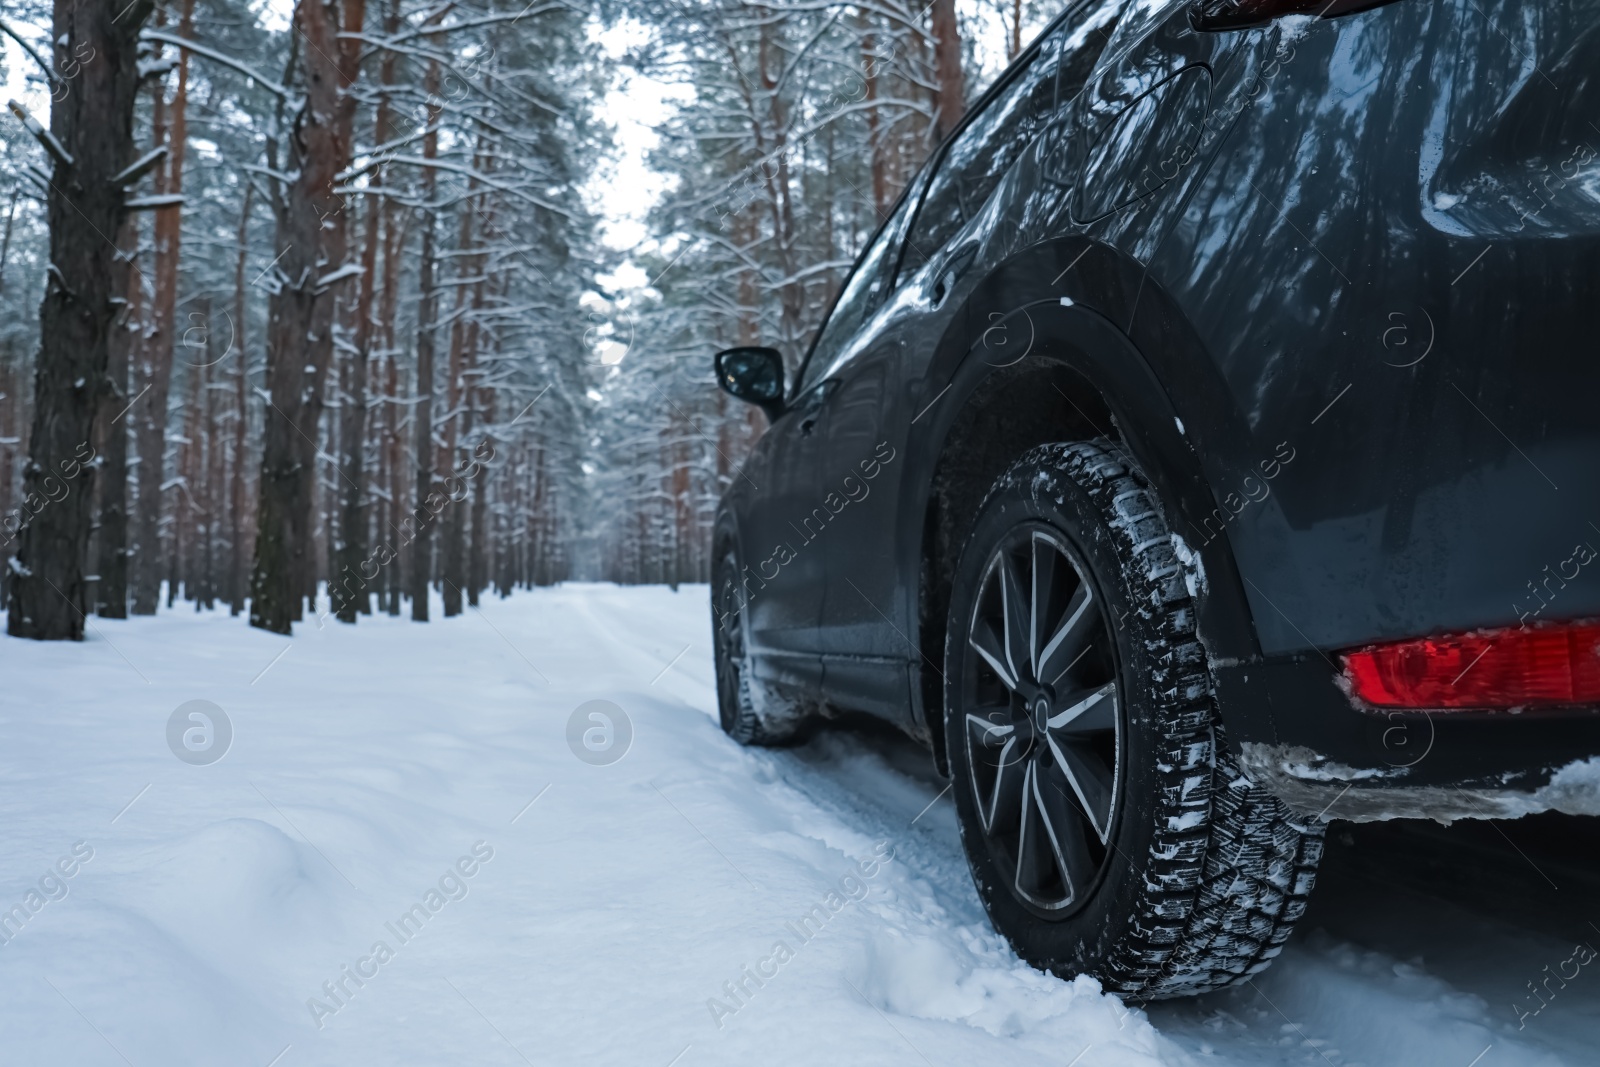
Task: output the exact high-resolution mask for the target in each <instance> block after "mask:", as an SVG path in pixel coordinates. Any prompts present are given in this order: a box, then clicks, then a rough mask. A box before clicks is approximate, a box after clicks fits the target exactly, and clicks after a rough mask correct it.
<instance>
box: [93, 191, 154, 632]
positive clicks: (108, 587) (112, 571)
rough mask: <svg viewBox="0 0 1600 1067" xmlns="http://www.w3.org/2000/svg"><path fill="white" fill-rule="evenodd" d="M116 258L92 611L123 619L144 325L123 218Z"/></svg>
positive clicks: (134, 225)
mask: <svg viewBox="0 0 1600 1067" xmlns="http://www.w3.org/2000/svg"><path fill="white" fill-rule="evenodd" d="M118 245H119V246H120V247H121V248H122V250H123V251H122V256H123V258H124V259H125V261H126V264H127V268H126V269H127V273H126V277H125V280H124V284H123V292H124V294H125V296H124V298H123V300H124V303H123V305H122V314H121V316H120V317H119V319H118V320H117V322H116V323H115V324H114V329H113V332H112V335H111V344H110V353H109V359H108V364H107V368H106V390H105V392H104V394H103V395H102V397H101V402H100V404H101V406H100V418H101V419H102V424H103V426H104V427H105V429H104V432H103V434H102V437H103V440H104V446H103V448H102V449H101V460H100V463H101V466H100V479H101V481H100V486H99V491H100V523H99V538H100V557H99V562H98V564H97V566H96V570H98V571H99V574H100V582H99V584H98V585H97V586H96V588H95V600H96V611H97V612H98V614H99V615H100V617H101V618H105V619H125V618H127V617H128V430H129V426H128V409H129V408H130V406H131V401H130V395H129V393H128V370H129V368H130V367H131V365H132V355H133V348H134V345H135V344H136V342H137V338H138V336H139V331H140V329H141V327H142V324H143V322H144V308H143V304H144V280H143V279H142V278H141V277H140V275H139V267H138V260H137V259H136V258H135V257H136V256H137V255H138V251H139V225H138V220H137V218H136V217H134V216H131V215H130V216H129V217H128V218H127V219H126V220H125V221H124V222H123V225H122V233H121V240H120V241H118Z"/></svg>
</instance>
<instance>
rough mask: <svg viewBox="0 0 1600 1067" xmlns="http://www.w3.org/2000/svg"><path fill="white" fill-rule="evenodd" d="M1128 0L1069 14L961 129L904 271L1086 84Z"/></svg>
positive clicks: (941, 239) (945, 234) (969, 210)
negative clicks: (1057, 109)
mask: <svg viewBox="0 0 1600 1067" xmlns="http://www.w3.org/2000/svg"><path fill="white" fill-rule="evenodd" d="M1125 3H1126V0H1089V2H1088V3H1087V4H1084V5H1082V7H1081V8H1080V10H1079V11H1077V12H1075V13H1073V14H1071V15H1068V16H1067V18H1066V20H1065V21H1064V22H1063V23H1062V24H1061V25H1060V26H1058V27H1057V28H1056V29H1055V30H1054V31H1053V32H1052V34H1051V40H1047V41H1046V42H1045V43H1044V46H1043V47H1042V48H1041V49H1040V50H1039V51H1038V52H1037V53H1035V55H1034V57H1033V61H1032V62H1031V63H1030V64H1029V65H1028V67H1027V68H1026V69H1025V70H1022V71H1020V72H1018V73H1017V74H1016V75H1015V76H1014V77H1013V79H1012V81H1011V84H1010V85H1009V86H1007V87H1006V88H1005V89H1004V90H1003V91H1002V92H1001V93H1000V94H999V96H997V97H996V98H995V99H993V100H991V101H989V104H988V106H987V107H985V108H984V109H983V111H982V112H981V113H980V114H978V115H975V116H974V117H973V118H972V120H971V121H970V122H968V123H967V125H966V126H965V127H963V128H962V130H961V132H960V133H958V134H956V138H955V140H953V141H951V142H950V144H949V146H948V147H947V148H946V149H945V152H944V155H943V157H942V158H941V159H940V160H939V166H938V170H937V171H936V172H935V173H934V176H933V180H932V181H931V182H930V183H929V185H928V193H927V196H925V197H924V198H923V201H922V207H921V209H920V210H919V211H918V213H917V219H916V223H915V224H914V225H913V226H912V229H911V233H910V235H909V237H908V239H907V242H906V253H905V261H904V264H903V266H902V268H901V269H902V271H903V272H904V273H905V274H911V273H912V272H914V271H916V270H917V269H918V268H920V267H921V266H922V265H923V264H924V263H926V262H927V261H928V260H930V259H932V258H933V257H934V256H935V255H936V254H938V252H939V250H940V249H941V248H943V247H944V245H945V243H946V242H947V241H949V240H950V238H951V237H953V236H954V235H955V234H956V232H957V231H958V230H960V229H961V228H962V227H963V226H965V225H966V224H967V223H968V222H971V221H972V219H973V218H974V217H976V216H977V214H978V212H979V211H981V210H982V209H983V205H984V204H985V203H987V202H988V200H989V196H990V194H992V193H993V192H994V190H995V186H997V185H999V184H1000V179H1001V178H1003V177H1005V173H1006V171H1008V170H1010V169H1011V165H1012V164H1013V163H1015V162H1016V161H1017V159H1018V157H1019V156H1021V155H1022V153H1023V151H1024V150H1025V149H1026V148H1027V147H1028V146H1029V145H1030V144H1032V143H1033V139H1034V137H1036V136H1037V135H1038V134H1039V132H1040V131H1041V130H1042V129H1043V128H1044V126H1045V124H1046V123H1047V122H1049V121H1050V119H1051V118H1052V117H1053V116H1054V115H1055V112H1056V107H1057V103H1058V102H1062V103H1064V102H1066V101H1068V100H1070V99H1072V98H1073V97H1075V96H1077V95H1078V93H1079V92H1081V91H1082V89H1083V86H1084V83H1085V82H1087V81H1088V79H1089V74H1090V72H1091V71H1092V70H1093V69H1094V64H1095V61H1096V60H1097V59H1099V57H1100V53H1101V52H1102V51H1103V50H1104V48H1105V45H1106V41H1107V40H1108V39H1109V38H1110V36H1111V32H1112V31H1113V30H1114V29H1115V27H1116V24H1117V19H1118V15H1119V13H1120V11H1121V10H1122V8H1123V7H1124V6H1125Z"/></svg>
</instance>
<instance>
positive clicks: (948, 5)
mask: <svg viewBox="0 0 1600 1067" xmlns="http://www.w3.org/2000/svg"><path fill="white" fill-rule="evenodd" d="M929 15H930V20H931V22H932V29H933V77H934V82H935V84H936V86H937V88H936V90H935V93H934V118H933V136H934V140H935V141H943V140H944V139H945V138H946V137H949V136H950V134H951V133H952V132H953V131H954V130H955V128H956V124H957V123H959V122H960V121H961V116H962V115H964V114H966V111H967V89H966V84H965V81H964V80H963V78H962V75H961V31H960V29H959V27H958V25H957V23H956V0H933V5H932V8H931V10H930V12H929Z"/></svg>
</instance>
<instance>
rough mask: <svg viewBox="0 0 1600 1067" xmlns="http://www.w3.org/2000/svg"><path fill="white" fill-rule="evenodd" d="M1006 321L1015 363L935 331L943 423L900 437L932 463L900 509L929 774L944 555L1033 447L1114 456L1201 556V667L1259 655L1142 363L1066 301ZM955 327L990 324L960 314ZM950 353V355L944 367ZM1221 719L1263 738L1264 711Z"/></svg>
mask: <svg viewBox="0 0 1600 1067" xmlns="http://www.w3.org/2000/svg"><path fill="white" fill-rule="evenodd" d="M1005 273H1007V274H1012V273H1014V272H1013V271H1012V270H1011V269H1009V268H1008V269H1007V271H1006V272H1005ZM1040 273H1041V272H1040V271H1037V270H1035V271H1031V272H1029V274H1030V275H1031V276H1033V277H1038V276H1039V275H1040ZM1044 276H1045V277H1048V276H1049V275H1048V274H1045V275H1044ZM984 288H988V285H987V283H986V285H985V287H984ZM1028 288H1033V289H1036V288H1037V283H1035V284H1034V285H1032V286H1027V287H1025V290H1024V291H1026V289H1028ZM1007 315H1008V317H1010V318H1015V317H1017V316H1019V315H1020V316H1023V317H1024V318H1025V321H1026V323H1027V326H1026V331H1027V332H1026V336H1027V337H1028V339H1029V340H1028V348H1027V351H1026V354H1025V355H1023V356H1022V357H1021V358H1016V357H1014V356H1007V357H1005V358H1004V359H1001V358H997V355H996V351H995V346H994V345H988V346H986V345H985V343H984V336H983V334H982V332H980V331H972V335H971V336H968V337H956V336H947V337H946V338H945V341H944V343H942V344H941V345H940V346H939V353H938V355H936V357H935V359H934V360H933V362H932V366H931V367H930V370H931V371H933V372H934V373H935V374H936V373H937V370H938V368H939V367H940V366H941V365H944V366H949V367H951V368H952V369H951V371H950V372H949V374H948V379H947V380H948V381H949V384H950V389H951V394H952V395H951V397H950V398H948V400H947V401H946V402H945V403H943V404H940V405H939V406H938V407H939V408H942V410H943V417H942V418H938V419H936V420H930V421H931V423H932V424H931V425H930V427H929V429H928V431H926V432H927V434H928V438H927V439H926V443H925V444H918V443H917V442H916V441H915V439H913V442H912V447H913V449H914V450H923V449H925V451H923V454H925V455H930V456H932V457H935V458H933V459H932V461H931V462H930V465H929V467H928V468H927V471H928V473H927V475H926V476H925V478H923V479H921V480H919V484H918V489H919V491H920V492H921V494H922V496H921V499H919V500H916V501H913V502H911V504H912V510H913V513H920V514H921V515H922V517H923V519H922V524H921V529H920V531H919V532H918V543H917V544H916V545H915V546H907V547H908V549H914V550H915V551H916V553H917V555H916V557H915V558H916V559H917V560H918V561H919V568H918V572H917V586H918V589H917V618H916V622H917V626H918V637H917V644H918V647H919V649H920V651H921V652H922V653H923V657H925V658H923V659H921V660H920V661H919V662H918V664H917V665H916V666H917V669H918V671H919V674H920V676H921V677H920V684H919V686H918V690H919V692H918V694H917V695H918V696H919V697H920V703H921V706H922V707H921V711H922V717H923V719H924V721H925V723H926V724H927V726H928V728H929V732H930V735H931V736H932V738H933V743H934V754H935V758H936V759H937V760H938V763H939V766H940V769H941V770H946V769H947V763H946V757H945V753H944V751H943V747H942V741H941V738H940V731H939V730H938V729H937V723H938V721H939V715H940V698H939V692H940V679H939V677H937V676H931V677H930V675H931V672H930V671H929V670H928V669H927V667H926V664H928V663H938V662H939V659H938V656H939V655H940V654H941V652H942V649H943V640H944V611H945V608H946V607H947V600H948V589H949V578H950V575H951V574H952V573H953V567H954V560H955V558H956V555H957V554H958V553H959V552H960V548H961V538H962V536H963V534H964V531H965V524H967V523H970V521H971V517H972V515H973V514H974V513H975V511H976V507H977V505H978V503H979V502H980V501H981V499H982V497H983V495H984V494H985V493H986V492H987V491H988V489H989V486H990V485H992V484H993V479H994V477H997V476H998V475H999V473H1000V472H1001V471H1003V470H1005V468H1006V467H1007V466H1008V465H1009V463H1010V462H1011V461H1012V460H1015V459H1016V458H1017V457H1018V456H1020V455H1022V454H1023V453H1024V452H1025V451H1027V450H1028V449H1029V448H1031V447H1033V446H1034V445H1038V444H1045V443H1052V442H1062V441H1075V440H1088V439H1090V438H1094V437H1103V438H1107V439H1110V440H1113V441H1115V442H1116V443H1117V444H1119V445H1120V446H1122V447H1124V448H1126V449H1127V450H1128V452H1129V454H1130V455H1131V457H1132V458H1133V459H1134V460H1135V461H1136V462H1137V464H1138V465H1139V467H1140V468H1141V469H1142V470H1143V471H1145V472H1146V474H1147V475H1148V476H1149V478H1150V480H1151V482H1152V487H1153V488H1154V490H1155V491H1156V493H1157V496H1158V498H1159V499H1161V500H1162V501H1163V503H1164V504H1165V505H1166V507H1167V509H1168V510H1169V511H1171V512H1173V514H1172V515H1170V523H1171V526H1172V528H1173V529H1174V530H1175V531H1177V532H1178V533H1179V534H1180V536H1183V537H1184V540H1185V542H1186V544H1187V545H1188V546H1189V547H1190V548H1191V549H1192V550H1193V551H1194V552H1195V555H1196V557H1197V558H1198V559H1199V561H1200V565H1201V570H1202V572H1203V574H1204V582H1205V585H1206V589H1205V591H1204V592H1203V593H1202V594H1201V595H1200V596H1198V597H1197V604H1196V612H1197V616H1198V621H1199V630H1200V635H1201V640H1202V641H1203V642H1204V643H1205V644H1206V646H1207V649H1208V651H1209V653H1210V655H1211V657H1212V660H1213V662H1214V663H1217V662H1223V663H1227V662H1238V661H1251V660H1254V659H1255V658H1257V657H1258V656H1259V654H1260V653H1259V645H1258V643H1257V641H1256V636H1255V626H1254V623H1253V621H1252V618H1251V614H1250V609H1249V606H1248V602H1247V600H1246V599H1245V596H1244V587H1243V582H1242V579H1241V578H1240V576H1239V572H1238V569H1237V566H1236V564H1235V561H1234V556H1233V551H1232V548H1231V547H1230V545H1229V542H1228V535H1227V531H1226V530H1223V531H1221V532H1220V533H1219V534H1217V535H1215V536H1212V537H1209V538H1207V539H1205V540H1202V539H1201V537H1199V536H1197V535H1196V533H1195V531H1196V530H1197V529H1199V528H1200V527H1199V525H1198V524H1199V523H1200V522H1201V521H1202V520H1203V517H1205V516H1209V515H1210V514H1212V512H1213V511H1214V510H1215V509H1216V508H1217V507H1218V504H1217V501H1216V499H1215V497H1214V494H1213V493H1212V490H1211V487H1210V485H1209V483H1208V482H1207V480H1206V478H1205V476H1204V474H1203V472H1202V470H1201V466H1200V460H1199V456H1198V455H1197V454H1196V452H1195V450H1194V448H1193V446H1192V445H1191V443H1190V441H1189V439H1188V437H1187V435H1186V433H1185V431H1184V428H1183V427H1182V425H1181V423H1180V421H1179V419H1178V415H1177V412H1176V410H1175V408H1174V406H1173V404H1172V402H1171V400H1170V399H1169V397H1168V394H1167V392H1166V389H1165V388H1164V386H1163V385H1162V383H1161V381H1160V379H1158V378H1157V376H1156V374H1155V371H1154V370H1153V369H1152V366H1151V361H1149V360H1148V359H1146V358H1145V356H1144V355H1143V353H1141V352H1140V350H1139V349H1138V348H1137V347H1136V346H1135V345H1134V344H1133V342H1132V341H1131V340H1129V338H1128V337H1127V336H1126V335H1125V334H1124V333H1123V331H1122V330H1120V329H1119V328H1118V327H1116V326H1115V325H1113V324H1112V322H1111V321H1110V320H1109V319H1107V318H1106V317H1105V316H1104V315H1102V314H1100V313H1099V312H1098V311H1096V310H1093V309H1091V308H1089V307H1085V306H1083V305H1082V304H1079V303H1074V302H1072V301H1068V302H1066V303H1063V302H1062V301H1061V299H1060V298H1059V297H1052V298H1048V299H1042V300H1037V299H1036V300H1034V301H1032V302H1029V303H1027V304H1024V305H1021V306H1016V307H1015V310H1013V311H1010V312H1008V313H1007ZM956 321H957V322H958V323H959V322H967V323H973V322H985V321H989V322H992V321H995V320H994V319H993V318H987V319H986V318H985V317H984V316H982V315H980V314H976V313H973V312H971V311H970V310H969V311H968V313H967V314H964V315H960V316H958V317H957V319H956ZM986 328H987V329H991V330H992V329H993V327H986ZM955 333H956V331H952V334H955ZM958 346H959V348H958ZM952 350H956V351H959V352H960V353H961V354H960V355H959V356H955V357H954V358H950V357H951V356H952ZM940 357H946V358H940ZM937 388H938V387H935V388H933V389H931V390H929V392H930V393H933V392H937ZM936 410H937V409H936ZM1223 714H1224V719H1225V721H1226V722H1227V723H1228V725H1229V728H1230V730H1231V731H1232V732H1233V733H1234V735H1235V737H1236V738H1237V739H1239V740H1269V739H1270V738H1267V737H1263V736H1261V735H1262V732H1263V730H1270V719H1269V717H1268V714H1267V713H1266V712H1265V710H1264V705H1262V706H1261V707H1254V706H1252V707H1249V708H1245V707H1224V709H1223Z"/></svg>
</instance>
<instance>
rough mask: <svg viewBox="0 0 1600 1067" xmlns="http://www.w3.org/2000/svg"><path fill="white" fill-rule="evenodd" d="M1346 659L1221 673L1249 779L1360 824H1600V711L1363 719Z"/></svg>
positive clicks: (1223, 668)
mask: <svg viewBox="0 0 1600 1067" xmlns="http://www.w3.org/2000/svg"><path fill="white" fill-rule="evenodd" d="M1335 658H1336V657H1333V656H1330V657H1328V658H1326V659H1325V658H1323V657H1322V656H1321V655H1317V654H1314V653H1313V654H1308V655H1296V656H1288V657H1280V658H1275V659H1269V660H1266V661H1264V662H1259V663H1254V664H1248V665H1246V664H1237V665H1233V664H1223V665H1220V666H1217V667H1214V668H1213V672H1212V673H1213V678H1214V681H1215V686H1216V693H1217V699H1218V702H1219V703H1220V704H1221V706H1222V710H1223V716H1224V720H1225V721H1226V722H1227V723H1228V728H1229V730H1230V732H1231V734H1232V737H1231V738H1230V741H1231V742H1232V744H1233V747H1234V748H1235V750H1236V752H1237V753H1238V755H1239V758H1240V760H1241V762H1242V764H1243V765H1244V768H1245V771H1246V773H1247V774H1249V775H1250V777H1252V778H1253V779H1255V780H1257V781H1258V782H1260V783H1261V784H1262V785H1265V786H1266V787H1267V788H1269V789H1270V790H1272V791H1273V792H1274V793H1276V794H1277V795H1278V796H1279V797H1280V798H1281V799H1282V800H1283V801H1284V802H1285V803H1286V804H1288V805H1289V806H1290V807H1291V808H1293V809H1295V810H1296V811H1298V812H1300V813H1302V814H1304V815H1307V816H1313V817H1314V816H1321V817H1323V818H1324V819H1348V820H1353V821H1357V822H1369V821H1381V820H1385V819H1403V818H1424V819H1434V820H1437V821H1440V822H1450V821H1453V820H1456V819H1471V818H1479V819H1486V818H1515V817H1517V816H1520V815H1527V814H1532V813H1534V812H1537V811H1564V812H1567V813H1569V814H1577V815H1600V707H1593V708H1579V709H1561V710H1554V711H1529V712H1524V713H1522V714H1514V713H1510V712H1438V711H1435V712H1414V711H1405V712H1398V711H1396V712H1372V711H1363V710H1360V709H1358V708H1356V707H1355V706H1354V705H1353V704H1352V703H1351V701H1350V698H1349V697H1347V696H1346V695H1345V692H1344V691H1343V690H1342V689H1341V688H1340V687H1339V684H1338V670H1337V668H1336V667H1335V664H1334V660H1335Z"/></svg>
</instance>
